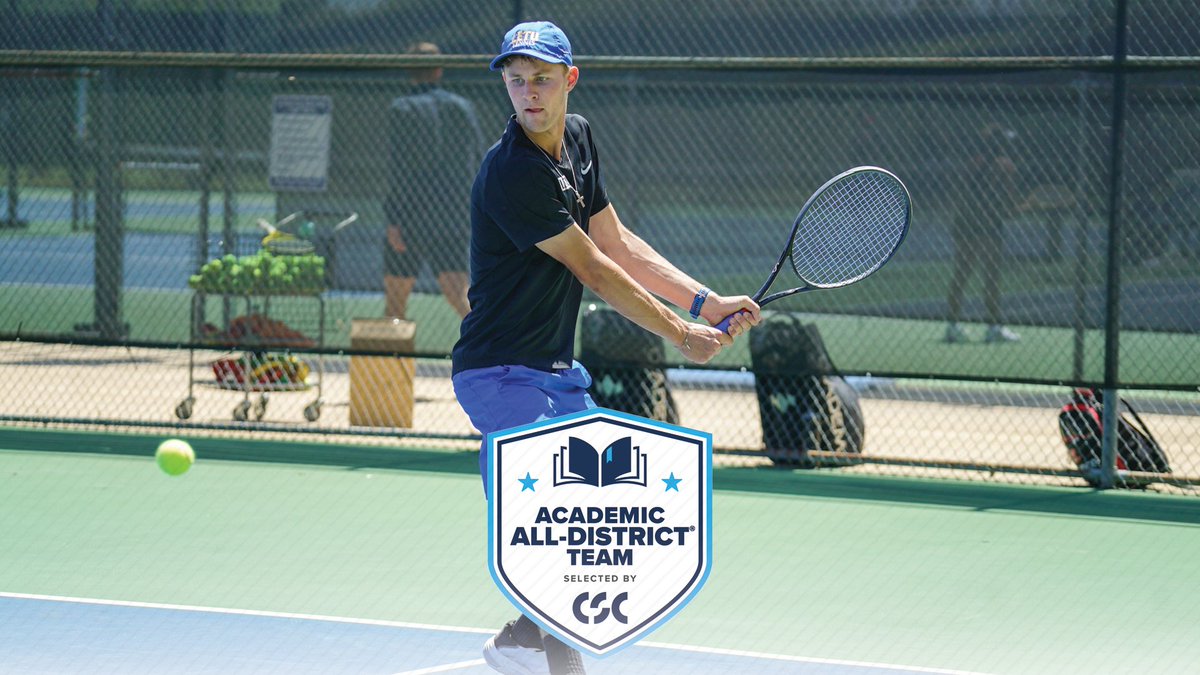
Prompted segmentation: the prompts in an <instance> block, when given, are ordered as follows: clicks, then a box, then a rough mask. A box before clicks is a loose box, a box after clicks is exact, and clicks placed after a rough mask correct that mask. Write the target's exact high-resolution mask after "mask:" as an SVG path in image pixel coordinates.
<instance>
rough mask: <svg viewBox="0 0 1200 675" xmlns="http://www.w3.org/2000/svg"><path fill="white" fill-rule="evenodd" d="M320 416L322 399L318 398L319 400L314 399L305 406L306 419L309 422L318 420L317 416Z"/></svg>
mask: <svg viewBox="0 0 1200 675" xmlns="http://www.w3.org/2000/svg"><path fill="white" fill-rule="evenodd" d="M320 416H321V400H320V399H317V400H315V401H313V402H312V403H309V404H308V405H306V406H304V419H306V420H308V421H309V422H316V421H317V418H319V417H320Z"/></svg>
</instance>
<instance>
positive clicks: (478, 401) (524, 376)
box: [453, 361, 596, 494]
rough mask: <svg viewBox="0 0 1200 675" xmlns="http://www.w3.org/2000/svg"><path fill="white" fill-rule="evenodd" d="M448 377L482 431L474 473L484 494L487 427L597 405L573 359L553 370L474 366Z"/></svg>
mask: <svg viewBox="0 0 1200 675" xmlns="http://www.w3.org/2000/svg"><path fill="white" fill-rule="evenodd" d="M453 382H454V395H455V396H456V397H457V398H458V404H459V405H460V406H462V409H463V411H465V412H466V413H467V417H469V418H471V424H474V425H475V428H476V429H478V430H479V432H480V433H482V434H483V446H482V447H481V448H480V449H479V475H480V476H482V477H483V483H484V492H485V494H486V492H487V435H488V434H489V433H492V432H493V431H500V430H502V429H510V428H512V427H519V426H521V425H522V424H532V423H534V422H538V421H541V420H545V419H550V418H552V417H560V416H562V415H568V414H570V413H575V412H580V411H583V410H587V409H589V408H595V407H596V403H595V401H593V400H592V397H591V396H590V395H588V393H587V388H588V387H589V386H591V384H592V376H591V375H589V374H588V371H587V368H584V367H583V364H581V363H579V362H578V361H573V362H572V363H571V368H568V369H565V370H556V371H554V372H546V371H544V370H535V369H533V368H526V367H525V366H495V367H492V368H475V369H472V370H464V371H462V372H461V373H459V374H457V375H455V376H454V379H453Z"/></svg>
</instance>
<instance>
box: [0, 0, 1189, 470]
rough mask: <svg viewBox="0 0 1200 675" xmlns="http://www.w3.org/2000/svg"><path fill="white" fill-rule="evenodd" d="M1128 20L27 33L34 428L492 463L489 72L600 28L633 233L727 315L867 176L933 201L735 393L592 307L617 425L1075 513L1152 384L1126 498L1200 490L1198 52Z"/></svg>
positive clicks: (0, 367) (658, 17) (605, 95)
mask: <svg viewBox="0 0 1200 675" xmlns="http://www.w3.org/2000/svg"><path fill="white" fill-rule="evenodd" d="M1123 9H1124V7H1123V6H1122V5H1119V4H1118V3H1116V2H1088V1H1076V2H1058V3H1055V2H1042V3H1026V2H1019V3H1013V2H987V1H980V2H969V3H949V2H938V1H932V0H927V1H924V2H916V1H914V2H903V3H900V2H897V3H873V2H839V3H805V4H803V5H797V4H794V3H773V2H756V3H749V4H746V3H742V4H739V5H738V6H737V7H736V9H735V8H733V6H727V4H726V3H708V2H705V3H699V4H697V3H689V4H688V5H687V7H686V11H685V8H683V7H682V6H679V5H677V3H659V4H656V5H654V6H653V7H646V6H644V3H641V4H636V5H635V4H634V3H627V2H610V3H603V5H599V4H593V3H572V4H570V5H569V6H566V5H563V6H559V5H558V3H535V2H524V3H522V2H517V3H515V4H513V5H503V4H497V3H489V4H487V5H486V6H480V7H469V6H465V5H464V6H457V5H456V6H455V8H453V9H450V8H447V7H445V6H443V5H442V4H440V3H437V4H435V3H428V2H420V3H395V2H368V1H363V2H351V1H350V0H343V1H339V2H273V1H264V2H253V3H239V4H238V6H237V7H236V8H235V7H232V6H230V4H229V3H222V2H211V3H199V6H198V7H191V6H190V5H189V6H188V7H175V6H168V7H167V8H165V9H164V8H162V7H161V4H160V3H148V2H132V1H130V2H117V1H111V2H109V1H104V0H102V1H101V2H98V3H72V2H66V1H64V2H60V3H44V2H39V3H11V4H10V5H9V6H8V9H7V10H6V12H7V14H6V17H7V19H8V20H7V21H6V22H4V24H3V26H2V27H0V40H2V43H0V47H2V49H3V51H0V58H2V59H3V61H4V63H5V65H4V69H3V72H2V75H3V77H2V78H0V87H3V90H4V97H3V100H4V109H3V110H2V111H0V125H2V126H3V128H4V134H3V139H4V141H3V147H2V148H0V150H2V152H3V158H4V161H5V165H6V167H7V178H8V182H7V189H6V190H5V195H4V200H3V202H0V203H3V204H4V209H3V214H4V219H3V225H4V227H3V228H0V337H2V338H3V340H4V342H3V343H2V346H0V372H3V373H4V375H5V376H6V378H7V380H8V382H9V383H10V384H9V386H8V387H7V388H6V391H7V393H6V394H5V395H4V396H5V400H4V404H3V406H2V408H0V410H2V411H3V416H2V419H3V420H5V421H7V422H9V423H20V424H28V423H63V424H67V423H70V424H100V425H150V426H163V427H190V428H193V429H196V430H200V429H209V430H216V431H220V432H225V431H234V430H246V429H253V430H259V431H260V432H266V431H279V432H318V433H325V434H354V435H359V436H361V437H363V438H368V437H379V438H386V437H391V436H396V435H400V436H404V437H409V438H412V439H415V441H416V442H421V443H429V444H434V443H445V444H449V445H451V446H455V447H471V446H472V445H474V444H475V443H477V436H476V435H475V432H474V430H473V429H472V428H471V427H470V424H469V422H468V421H467V420H466V417H465V415H463V414H462V412H461V411H460V410H459V409H458V407H457V405H456V404H455V402H454V399H453V394H452V392H451V390H450V386H449V379H448V377H449V362H448V357H447V355H448V354H449V351H450V348H451V346H452V345H453V343H454V341H455V339H456V338H457V328H458V320H459V315H458V312H457V311H456V309H455V304H454V298H455V297H457V294H458V293H459V292H460V290H461V289H459V288H458V287H457V286H456V285H455V284H456V278H457V277H456V276H455V274H456V273H461V270H463V268H464V265H465V247H466V242H465V240H455V238H454V236H452V235H453V234H454V233H455V232H458V231H461V229H462V227H461V226H462V225H463V222H462V221H463V220H465V215H463V214H464V213H465V210H464V209H463V206H464V204H465V200H466V197H465V190H466V189H467V188H469V183H470V180H471V174H472V173H473V167H474V166H476V165H477V163H478V157H479V155H480V154H481V153H482V152H483V150H484V149H485V148H486V146H487V145H488V144H490V143H491V142H492V141H493V140H494V139H496V138H498V136H499V134H500V132H501V130H502V129H503V125H504V123H505V121H506V119H507V117H508V115H509V103H508V101H507V99H506V97H505V95H504V92H503V89H502V87H501V86H500V84H499V82H498V80H497V78H496V76H495V75H494V74H491V73H488V72H487V70H486V67H485V65H486V56H484V55H486V54H489V53H491V52H492V51H493V50H494V49H495V48H496V47H497V46H498V44H499V37H500V36H501V35H502V34H503V32H504V30H505V29H506V28H507V27H508V26H509V25H510V24H511V23H512V22H513V21H514V20H515V19H516V18H517V17H522V18H527V17H533V16H538V17H547V18H551V19H553V20H555V21H556V22H558V23H559V24H560V25H562V26H564V27H565V28H566V29H567V31H568V33H569V34H570V35H571V37H572V40H573V43H574V46H575V50H576V53H577V57H578V61H577V62H578V64H579V65H580V66H581V68H582V71H583V79H582V81H581V84H580V86H579V87H578V88H577V89H576V90H575V92H574V93H573V95H572V97H571V109H572V111H574V112H578V113H580V114H583V115H584V116H586V117H587V118H588V119H589V120H590V121H591V123H592V126H593V129H594V130H595V134H596V138H597V142H598V146H599V148H600V150H601V152H602V153H603V161H604V164H605V171H606V181H607V185H608V190H609V194H610V195H611V196H612V197H613V201H614V204H615V206H616V208H617V210H618V212H619V213H620V215H621V217H622V219H623V220H624V221H625V222H626V224H628V225H629V226H630V227H631V228H632V229H633V230H635V231H636V232H637V233H638V234H639V235H640V236H642V237H643V238H644V239H646V240H647V241H649V242H650V243H651V244H652V245H654V246H655V247H656V248H657V249H658V250H659V251H661V252H662V253H664V254H665V255H666V256H667V257H668V258H669V259H671V260H672V261H673V262H675V263H676V264H677V265H678V266H679V267H681V268H682V269H684V270H685V271H687V272H688V273H689V274H691V275H692V276H695V277H696V278H698V279H701V280H702V281H704V282H705V283H707V284H708V285H710V286H712V287H713V288H715V289H718V290H719V291H721V292H723V293H735V292H736V293H741V292H745V293H749V292H751V291H753V290H754V289H756V288H757V287H758V285H759V284H760V283H761V281H762V278H763V276H764V275H765V272H766V271H767V269H768V268H769V265H770V263H771V262H773V261H774V259H775V257H776V255H777V254H778V247H779V246H781V245H782V244H783V238H784V237H785V235H786V229H787V226H788V225H789V224H790V223H791V220H792V218H793V217H794V215H795V212H796V210H797V209H798V207H799V206H800V205H801V204H802V203H803V201H804V199H805V198H806V197H807V196H808V195H809V194H810V193H811V192H812V191H813V190H814V189H815V188H817V187H818V186H819V185H820V184H821V183H822V182H824V180H826V179H827V178H829V177H830V176H832V175H834V174H836V173H838V172H840V171H842V170H844V169H846V168H848V167H851V166H855V165H860V164H873V165H879V166H883V167H886V168H888V169H889V170H892V171H894V172H895V173H897V174H898V175H900V176H901V177H902V178H903V179H904V180H905V182H906V183H907V185H908V187H909V189H910V191H911V193H912V197H913V202H914V220H913V225H912V231H911V233H910V235H909V237H908V239H907V241H906V243H905V245H904V247H903V249H902V250H901V251H900V253H899V255H898V256H897V258H896V260H894V261H892V262H891V263H890V264H889V265H888V266H887V267H886V268H885V269H884V270H882V271H881V272H879V273H878V274H877V275H875V276H873V277H872V278H870V279H868V280H865V281H864V282H862V283H860V284H856V285H855V286H852V287H849V288H845V289H841V290H835V291H821V292H816V293H809V294H804V295H803V296H800V297H798V298H795V299H791V300H787V301H784V302H781V303H778V304H776V305H773V306H771V308H770V309H772V310H774V312H773V313H772V314H773V315H774V316H773V319H772V321H771V322H770V323H769V324H768V325H766V326H764V327H762V328H760V329H759V331H758V334H757V337H755V338H754V339H746V340H740V341H739V342H738V344H737V345H735V347H733V348H731V349H728V350H726V351H725V352H723V353H722V354H721V355H720V357H719V358H718V359H717V360H716V361H714V363H713V364H711V365H710V366H708V367H705V368H697V367H683V364H682V359H680V358H678V357H677V356H678V355H677V354H674V353H673V350H670V349H664V348H662V345H661V344H656V343H655V341H651V342H650V343H649V344H647V343H646V341H645V340H644V339H642V338H644V336H641V337H639V336H638V335H637V334H636V332H635V333H630V332H629V331H628V330H627V327H626V326H624V325H623V324H622V322H621V320H619V319H617V318H614V316H613V315H612V314H611V313H610V312H607V311H605V309H604V308H603V307H589V308H588V309H587V310H586V311H585V312H584V316H583V319H582V321H581V328H580V335H579V341H580V355H581V357H583V358H584V362H585V364H586V365H588V366H589V368H590V369H591V370H592V371H593V375H595V376H596V378H595V379H596V384H595V385H594V387H593V395H594V396H595V397H596V398H597V400H599V401H600V402H601V403H602V404H604V405H609V406H610V407H623V408H625V409H629V410H631V411H633V412H638V413H639V414H644V415H648V416H653V417H658V418H660V419H670V420H674V421H678V422H679V423H682V424H684V425H687V426H692V427H696V428H702V429H706V430H710V431H712V432H713V433H714V438H715V441H716V445H717V447H718V449H720V450H722V451H724V452H727V453H731V454H742V455H747V456H750V457H762V456H765V455H769V456H772V457H773V458H775V460H776V461H779V462H783V463H797V464H801V465H814V464H835V465H839V466H843V467H845V468H844V469H843V470H848V471H850V470H853V471H869V470H874V471H879V470H883V471H889V472H895V471H921V472H925V473H930V474H935V473H938V472H943V471H952V472H957V473H958V475H992V474H996V473H1002V474H1004V475H1009V476H1020V478H1019V480H1032V479H1033V478H1032V477H1033V476H1041V477H1040V478H1037V480H1051V481H1066V482H1072V483H1079V482H1080V481H1081V480H1082V479H1081V477H1080V476H1081V473H1080V469H1079V465H1081V464H1086V462H1087V461H1089V459H1090V455H1089V456H1088V457H1077V458H1074V459H1073V458H1072V457H1071V456H1070V455H1069V454H1068V449H1067V447H1066V446H1065V445H1064V440H1063V437H1064V434H1065V435H1066V436H1070V437H1071V438H1075V437H1076V436H1080V435H1087V434H1085V433H1084V432H1088V429H1082V430H1081V429H1078V428H1076V427H1070V426H1067V427H1062V428H1061V429H1060V426H1059V413H1060V409H1061V408H1062V407H1063V406H1064V405H1067V404H1069V403H1071V401H1072V389H1073V388H1074V387H1086V388H1098V389H1104V388H1108V389H1109V390H1112V391H1115V390H1116V389H1122V390H1124V395H1125V397H1126V398H1127V399H1129V403H1131V404H1133V407H1134V409H1136V410H1137V411H1138V412H1139V413H1140V417H1141V418H1142V419H1143V420H1144V421H1145V423H1146V426H1147V427H1148V428H1149V429H1150V430H1151V432H1152V433H1153V434H1154V435H1155V436H1156V437H1157V438H1158V441H1159V443H1160V444H1161V446H1162V447H1163V448H1164V450H1165V452H1166V454H1167V456H1168V459H1169V460H1170V468H1171V472H1170V474H1166V475H1164V474H1163V473H1162V471H1161V469H1162V467H1157V468H1153V467H1151V469H1150V470H1151V473H1152V474H1153V475H1151V476H1141V475H1140V474H1139V473H1136V471H1141V470H1144V469H1146V466H1144V465H1141V464H1137V463H1135V462H1132V461H1131V460H1130V461H1125V458H1124V457H1122V458H1121V461H1124V466H1123V468H1124V469H1127V470H1134V471H1135V473H1132V474H1122V475H1123V476H1125V479H1126V481H1127V482H1131V481H1138V482H1140V481H1141V479H1143V478H1145V479H1150V478H1153V479H1154V480H1155V481H1157V484H1163V483H1164V482H1165V483H1167V484H1173V485H1176V486H1186V485H1187V484H1189V483H1191V482H1193V481H1200V422H1198V420H1200V418H1198V417H1197V412H1200V397H1198V396H1197V393H1196V392H1197V385H1198V384H1200V337H1198V335H1197V333H1198V329H1200V312H1197V310H1196V307H1197V306H1198V305H1197V302H1196V301H1197V299H1198V296H1200V285H1198V283H1197V281H1198V276H1200V275H1198V274H1197V269H1198V267H1197V258H1198V257H1200V227H1198V224H1197V222H1196V216H1195V213H1196V212H1197V208H1196V207H1197V206H1200V165H1197V164H1196V162H1195V161H1194V159H1193V158H1195V157H1197V156H1200V133H1198V132H1197V131H1196V129H1195V125H1194V124H1193V123H1192V120H1194V118H1195V116H1196V114H1197V112H1198V109H1200V99H1198V96H1200V76H1197V74H1196V71H1195V69H1194V66H1195V64H1196V62H1197V57H1200V44H1198V43H1197V41H1196V38H1195V35H1196V31H1195V29H1196V28H1197V21H1196V19H1195V18H1194V16H1193V13H1191V12H1190V11H1189V10H1188V8H1187V7H1185V6H1184V5H1183V3H1181V2H1170V1H1166V0H1161V1H1159V2H1145V3H1135V4H1134V5H1132V6H1130V7H1129V8H1128V23H1127V25H1123V24H1122V23H1121V20H1120V19H1121V16H1122V15H1123V13H1124V12H1123V11H1119V10H1123ZM684 16H687V17H692V18H688V19H683V18H681V17H684ZM1119 36H1124V38H1125V39H1120V40H1119V39H1118V37H1119ZM417 41H429V42H432V43H436V44H437V45H439V46H440V51H441V55H437V54H429V53H425V54H418V55H417V56H405V55H404V51H405V48H406V47H407V46H408V45H410V44H412V43H414V42H417ZM1123 49H1127V51H1128V59H1127V60H1126V59H1125V58H1124V52H1123V51H1122V50H1123ZM30 50H31V51H30ZM231 59H232V62H231V61H230V60H231ZM400 66H408V67H409V68H407V69H406V68H403V67H400ZM1189 66H1190V67H1189ZM438 67H442V68H443V69H444V72H443V73H442V77H441V79H440V81H438V82H437V83H436V87H435V80H436V74H435V72H434V69H435V68H438ZM414 68H415V69H414ZM435 88H436V90H437V91H439V92H443V93H439V94H431V93H430V92H431V91H434V90H435ZM413 95H416V96H418V97H421V96H424V98H419V99H413V98H412V96H413ZM431 96H432V97H434V98H437V97H441V98H438V101H439V102H438V103H436V104H434V103H430V101H432V100H433V98H431ZM414 100H418V101H419V102H418V103H414V102H413V101H414ZM430 105H432V106H434V107H435V108H436V109H437V110H438V111H440V112H438V113H436V114H435V115H434V116H433V122H430V121H429V118H428V116H426V117H425V118H422V119H425V122H422V123H421V124H420V125H417V126H414V123H413V122H412V120H413V119H416V118H414V117H413V115H418V116H419V115H420V114H423V113H420V112H414V110H417V111H420V110H425V109H426V108H422V106H430ZM414 128H415V129H417V130H418V133H417V134H416V137H415V138H414V134H413V133H411V132H412V131H413V129H414ZM1114 139H1116V140H1117V141H1119V142H1118V143H1114ZM1114 150H1115V151H1116V152H1119V153H1120V154H1119V156H1115V155H1114ZM1114 159H1116V160H1117V161H1114ZM1114 195H1115V199H1114ZM1114 204H1115V205H1116V207H1117V209H1118V210H1117V212H1116V213H1113V211H1112V207H1113V205H1114ZM394 221H404V222H394ZM393 224H394V225H399V226H400V227H399V228H397V229H396V230H395V231H394V232H392V233H391V236H392V237H394V236H396V234H397V233H399V236H401V237H404V238H406V239H407V241H406V245H407V246H408V247H409V248H410V249H411V251H410V254H409V255H407V256H399V258H401V259H400V260H398V259H397V256H396V255H395V250H396V247H395V241H394V240H392V239H389V228H388V226H389V225H393ZM1113 233H1118V236H1119V240H1117V241H1116V242H1112V243H1119V244H1120V245H1119V246H1116V247H1114V246H1111V245H1110V241H1111V239H1112V236H1113ZM1114 252H1115V254H1116V257H1113V256H1114ZM418 254H420V255H418ZM410 288H411V290H412V292H411V293H410V292H409V290H410ZM595 304H596V301H595V299H594V298H593V299H590V300H585V306H586V305H595ZM401 316H402V317H403V319H404V320H403V321H393V320H392V319H391V318H388V317H401ZM789 350H790V351H789ZM781 355H788V358H783V357H782V356H781ZM796 364H804V365H802V366H797V365H796ZM1131 418H1132V416H1131ZM1110 421H1111V420H1110ZM1089 433H1090V432H1089ZM1076 440H1077V439H1076ZM1081 442H1082V441H1078V442H1077V444H1078V443H1081ZM1089 442H1090V441H1089ZM1095 443H1096V447H1095V448H1093V449H1094V450H1095V453H1096V454H1102V452H1101V450H1100V449H1099V448H1100V444H1099V440H1098V437H1097V439H1095ZM1081 447H1082V446H1081ZM1089 447H1090V446H1089ZM1124 447H1125V446H1111V447H1110V448H1109V453H1110V454H1111V453H1112V451H1113V449H1114V448H1115V449H1116V450H1117V452H1118V454H1121V453H1128V452H1133V450H1131V449H1126V450H1122V448H1124ZM1077 450H1078V449H1077ZM1091 451H1092V450H1088V451H1087V452H1091ZM1087 452H1085V453H1084V454H1087ZM1111 463H1112V464H1113V465H1114V466H1118V468H1121V465H1120V463H1119V462H1118V460H1117V459H1113V460H1112V462H1111ZM1089 466H1090V465H1089ZM904 467H909V468H904ZM1085 468H1087V467H1085ZM964 471H968V472H975V473H968V474H963V473H962V472H964ZM978 472H984V473H983V474H980V473H978ZM1181 489H1182V488H1181Z"/></svg>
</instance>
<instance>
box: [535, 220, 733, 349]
mask: <svg viewBox="0 0 1200 675" xmlns="http://www.w3.org/2000/svg"><path fill="white" fill-rule="evenodd" d="M538 248H539V249H541V250H542V251H543V252H545V253H546V254H547V255H549V256H551V257H553V258H554V259H555V260H558V261H559V262H561V263H562V264H563V265H565V266H566V267H567V269H569V270H571V272H572V273H573V274H574V275H575V276H576V278H578V279H579V281H580V282H581V283H582V284H583V285H584V286H587V287H588V288H589V289H591V290H592V292H594V293H595V294H596V295H598V296H600V298H601V299H602V300H604V301H605V302H606V303H608V304H609V306H611V307H612V308H613V309H615V310H616V311H617V312H619V313H620V314H621V315H622V316H624V317H625V318H627V319H629V320H630V321H632V322H634V323H635V324H637V325H638V326H641V327H642V328H644V329H646V330H648V331H650V332H651V333H654V334H655V335H658V336H660V337H662V338H664V339H666V340H667V341H668V342H670V343H671V344H672V345H674V346H675V347H676V348H677V349H679V350H680V352H681V353H682V354H683V355H684V356H685V357H687V358H688V359H690V360H693V361H696V362H698V363H704V362H706V361H708V360H709V359H711V358H712V357H713V356H715V355H716V353H717V352H718V351H720V349H721V347H722V346H723V345H725V344H728V343H729V342H730V341H731V338H730V337H729V336H727V335H725V334H724V333H722V332H721V331H717V330H714V329H712V328H709V327H707V326H702V325H699V324H694V323H689V322H687V321H684V320H683V319H682V318H680V317H679V316H678V315H676V314H675V313H674V312H672V311H671V310H670V309H668V308H667V307H666V306H665V305H663V304H662V303H661V302H659V301H658V300H657V299H656V298H655V297H654V296H653V295H651V294H650V293H649V292H648V291H647V290H646V289H644V288H642V287H641V286H640V285H639V284H638V283H637V281H635V280H634V279H633V277H632V276H630V275H629V274H628V273H627V272H626V271H625V270H624V269H622V268H621V267H620V266H619V265H617V264H616V263H615V262H614V261H613V260H612V259H610V258H609V257H608V256H606V255H605V254H604V253H603V252H602V251H601V250H600V249H599V247H597V246H596V244H595V243H594V242H593V241H592V240H591V239H590V238H589V237H588V236H587V235H585V234H584V233H583V230H581V229H579V228H578V227H577V226H572V227H571V228H569V229H568V230H566V231H564V232H563V233H562V234H559V235H557V236H555V237H551V238H550V239H547V240H545V241H542V242H540V243H539V244H538Z"/></svg>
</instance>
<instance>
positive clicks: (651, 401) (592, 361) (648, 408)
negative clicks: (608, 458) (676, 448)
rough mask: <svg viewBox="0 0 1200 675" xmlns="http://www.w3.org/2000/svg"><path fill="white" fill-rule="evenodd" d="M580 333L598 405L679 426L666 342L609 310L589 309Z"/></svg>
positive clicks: (581, 344)
mask: <svg viewBox="0 0 1200 675" xmlns="http://www.w3.org/2000/svg"><path fill="white" fill-rule="evenodd" d="M579 330H580V350H579V352H580V353H579V360H580V361H581V362H582V363H583V365H584V366H585V367H586V368H587V369H588V372H589V373H591V375H592V386H591V387H590V388H588V393H589V394H591V396H592V400H593V401H595V402H596V405H598V406H600V407H602V408H610V409H612V410H618V411H620V412H624V413H629V414H630V415H637V416H639V417H646V418H648V419H652V420H658V421H660V422H667V423H669V424H678V423H679V414H678V412H677V411H676V409H675V399H674V398H673V397H672V396H671V390H670V389H669V388H668V387H667V373H666V369H665V365H666V350H665V348H664V347H663V341H662V338H660V337H658V336H657V335H655V334H654V333H651V332H649V331H647V330H645V329H644V328H641V327H640V326H638V325H637V324H635V323H633V322H632V321H630V320H629V319H626V318H625V317H623V316H621V315H620V314H619V313H617V312H616V311H615V310H613V309H609V308H607V307H597V308H595V309H588V310H586V311H585V312H584V314H583V318H582V319H581V322H580V327H579Z"/></svg>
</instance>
